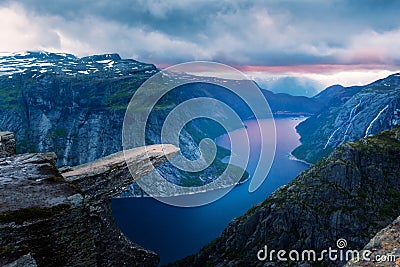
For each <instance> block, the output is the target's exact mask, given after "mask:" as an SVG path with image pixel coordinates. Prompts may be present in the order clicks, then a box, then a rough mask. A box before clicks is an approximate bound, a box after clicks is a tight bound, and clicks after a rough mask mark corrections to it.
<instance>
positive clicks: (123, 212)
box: [112, 118, 308, 264]
mask: <svg viewBox="0 0 400 267" xmlns="http://www.w3.org/2000/svg"><path fill="white" fill-rule="evenodd" d="M302 120H303V119H292V118H285V119H276V120H275V125H276V132H277V147H276V153H275V158H274V162H273V164H272V167H271V170H270V172H269V174H268V176H267V179H266V180H265V181H264V183H263V184H262V185H261V186H260V188H259V189H258V190H256V191H255V192H253V193H249V192H248V185H249V181H248V182H246V183H244V184H242V185H239V186H236V187H235V188H234V189H232V191H230V192H229V193H228V194H227V195H225V196H224V197H222V198H221V199H219V200H218V201H216V202H213V203H210V204H208V205H205V206H201V207H195V208H179V207H174V206H169V205H167V204H164V203H161V202H159V201H157V200H155V199H152V198H120V199H114V200H113V201H112V208H113V214H114V218H115V221H116V222H117V224H118V225H119V227H120V229H121V230H122V232H123V233H124V234H125V235H126V236H128V237H129V238H130V239H131V240H132V241H133V242H135V243H137V244H139V245H141V246H143V247H144V248H147V249H150V250H153V251H155V252H156V253H157V254H158V255H160V257H161V264H166V263H168V262H171V261H175V260H178V259H181V258H183V257H185V256H188V255H191V254H194V253H196V252H197V251H198V250H199V249H200V248H201V247H203V246H204V245H206V244H208V243H209V242H210V241H211V240H213V239H215V238H216V237H218V236H219V235H220V234H221V232H222V231H223V229H224V228H225V227H226V226H227V224H228V223H229V222H230V221H231V220H232V219H233V218H235V217H238V216H241V215H243V214H244V213H245V212H246V211H247V210H248V209H250V208H251V207H252V206H254V205H256V204H258V203H260V202H262V201H263V200H264V199H265V198H267V197H268V196H269V195H270V194H271V193H272V192H273V191H275V190H276V189H277V188H279V187H280V186H282V185H285V184H287V183H288V182H290V181H291V180H293V179H294V178H295V177H296V176H297V175H298V174H299V173H300V172H301V171H303V170H305V169H306V168H308V165H307V164H305V163H302V162H299V161H295V160H291V159H290V157H289V153H290V152H291V151H292V150H293V149H294V148H295V147H297V146H298V145H299V144H300V142H299V135H298V134H297V133H296V130H295V126H296V125H297V124H298V123H300V122H301V121H302ZM260 123H263V121H260ZM245 124H246V126H247V128H246V129H239V130H236V131H234V132H232V133H231V138H232V139H231V140H232V142H240V140H241V138H243V134H244V133H245V131H247V132H248V133H249V136H251V138H252V144H253V145H255V146H256V145H257V141H259V140H257V138H260V136H259V134H255V135H254V134H253V135H252V134H251V133H252V132H257V130H256V128H257V129H258V126H257V123H256V122H255V121H247V122H246V123H245ZM254 139H256V140H254ZM217 144H219V145H220V146H224V147H229V139H228V138H227V136H221V137H219V138H217ZM250 153H251V154H250V162H249V164H248V166H247V171H248V172H249V173H250V174H251V173H252V172H253V171H254V168H255V166H256V160H257V159H258V157H257V156H256V157H253V156H252V154H254V153H259V152H257V149H252V150H251V152H250Z"/></svg>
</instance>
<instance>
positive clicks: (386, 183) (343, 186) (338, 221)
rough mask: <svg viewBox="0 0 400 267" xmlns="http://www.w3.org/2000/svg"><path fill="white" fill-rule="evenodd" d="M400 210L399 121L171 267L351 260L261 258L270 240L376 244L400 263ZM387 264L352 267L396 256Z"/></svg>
mask: <svg viewBox="0 0 400 267" xmlns="http://www.w3.org/2000/svg"><path fill="white" fill-rule="evenodd" d="M399 214H400V127H397V128H395V129H393V130H390V131H384V132H382V133H381V134H378V135H374V136H370V137H367V138H363V139H361V140H359V141H356V142H352V143H345V144H343V145H341V146H339V147H338V148H337V149H336V150H335V151H334V152H333V153H332V154H330V155H329V156H328V157H327V158H324V159H322V160H320V161H319V162H318V163H317V164H316V165H314V166H312V167H311V168H309V169H308V170H306V171H304V172H303V173H301V174H300V175H299V176H298V177H297V178H296V179H294V180H293V181H292V182H291V183H289V184H288V185H286V186H283V187H282V188H280V189H279V190H277V191H276V192H274V193H273V194H272V195H271V196H270V197H268V198H267V199H266V200H265V201H264V202H263V203H261V204H259V205H258V206H255V207H253V208H252V209H250V210H249V211H248V212H247V213H246V214H245V215H244V216H242V217H239V218H237V219H234V220H233V221H232V222H231V223H230V224H229V225H228V227H227V228H226V229H225V230H224V231H223V233H222V235H221V236H220V237H219V238H217V239H216V240H214V241H213V242H211V243H210V244H209V245H208V246H206V247H204V248H203V249H201V251H200V252H199V253H198V254H196V255H193V256H190V257H188V258H185V259H183V260H181V261H179V262H177V263H175V264H172V266H299V265H298V264H300V266H343V265H344V264H346V260H345V259H343V260H342V261H340V260H337V261H329V260H328V259H326V258H325V259H324V260H323V261H308V260H305V261H301V260H300V261H292V262H290V261H289V262H288V261H279V260H277V258H276V253H275V256H274V257H273V259H272V260H265V261H261V260H259V259H258V258H257V253H258V252H259V251H260V250H261V249H263V248H264V246H265V245H267V246H268V248H269V250H275V251H278V250H281V249H282V250H286V251H290V250H297V251H300V252H301V251H302V250H304V249H307V250H315V251H317V252H320V251H322V250H324V249H328V248H329V247H332V248H333V249H337V240H339V239H345V240H346V242H347V244H346V246H345V247H344V250H345V251H346V250H349V249H352V250H361V249H363V248H364V246H365V245H366V244H367V243H368V242H370V243H369V244H368V245H367V246H366V247H365V248H364V249H371V251H373V252H374V253H375V254H373V255H372V256H371V259H373V256H374V255H376V254H378V253H380V254H384V253H387V254H388V255H389V254H391V255H395V256H396V257H397V261H400V251H399V246H398V245H399V244H398V243H399V238H398V237H399V232H400V225H399V222H398V220H397V221H394V220H395V219H396V218H397V217H398V215H399ZM393 221H394V222H393ZM392 222H393V223H392ZM390 223H392V224H391V225H390V226H389V227H388V228H386V229H385V230H382V232H380V233H378V232H379V231H380V230H381V229H382V228H385V227H386V226H387V225H389V224H390ZM377 233H378V234H377ZM376 234H377V236H375V235H376ZM374 236H375V237H374ZM371 238H373V239H372V240H371ZM370 240H371V241H370ZM286 256H287V254H286ZM349 264H351V263H349ZM385 264H386V265H384V264H381V263H377V262H376V261H375V262H374V261H370V262H358V263H353V265H350V266H396V265H395V262H387V263H385Z"/></svg>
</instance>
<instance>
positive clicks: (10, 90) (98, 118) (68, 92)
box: [0, 52, 324, 179]
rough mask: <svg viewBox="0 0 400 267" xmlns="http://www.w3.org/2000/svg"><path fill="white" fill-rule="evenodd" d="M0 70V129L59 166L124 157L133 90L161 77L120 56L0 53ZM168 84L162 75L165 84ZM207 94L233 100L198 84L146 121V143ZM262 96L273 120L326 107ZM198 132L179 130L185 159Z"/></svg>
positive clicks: (171, 98)
mask: <svg viewBox="0 0 400 267" xmlns="http://www.w3.org/2000/svg"><path fill="white" fill-rule="evenodd" d="M0 66H1V68H0V131H1V130H9V131H12V132H15V134H16V136H17V149H18V151H19V152H20V153H26V152H45V151H54V152H56V154H57V165H58V166H62V165H70V166H75V165H79V164H84V163H86V162H90V161H93V160H95V159H98V158H100V157H104V156H106V155H109V154H111V153H115V152H117V151H121V150H122V146H121V143H122V142H121V129H122V123H123V120H124V115H125V109H126V107H127V104H128V103H129V101H130V99H131V97H132V96H133V95H134V93H135V91H136V90H137V88H138V87H139V86H140V85H141V84H142V83H143V82H144V81H145V80H147V79H148V78H149V77H151V76H152V75H153V74H155V73H157V72H158V70H157V69H156V67H155V66H154V65H151V64H146V63H141V62H138V61H135V60H131V59H121V57H120V56H119V55H117V54H105V55H94V56H88V57H83V58H77V57H75V56H73V55H70V54H55V53H46V52H27V53H11V54H4V53H2V54H0ZM192 78H193V77H190V76H188V79H192ZM169 79H170V78H169V77H165V81H164V82H165V83H169V82H170V80H169ZM234 82H238V81H234ZM244 87H245V86H244ZM210 93H211V96H216V97H218V96H220V98H222V99H229V98H232V97H231V96H229V95H227V94H224V93H218V92H216V91H215V90H209V88H207V86H206V87H204V86H203V87H202V86H197V85H194V86H192V87H191V88H189V89H188V90H186V92H180V93H176V94H171V95H170V96H169V97H168V98H167V99H166V101H165V102H163V103H161V104H160V105H159V106H158V107H157V108H156V110H157V112H155V113H153V115H152V116H151V118H150V120H149V124H150V125H151V127H150V128H149V133H148V136H147V137H148V139H149V141H150V142H149V143H157V142H156V141H157V134H156V133H157V132H159V126H160V123H162V122H163V120H162V118H163V116H164V115H165V114H168V111H169V110H170V109H171V108H173V107H174V106H176V105H178V104H179V103H180V102H181V101H183V100H185V99H187V98H188V97H189V98H191V97H194V96H196V94H197V95H207V96H210ZM263 93H264V95H265V97H266V98H267V100H268V101H269V102H270V105H271V108H272V111H273V112H274V113H275V114H284V115H288V114H292V115H293V114H300V115H310V114H314V113H315V112H318V111H320V110H321V109H322V108H323V106H324V105H323V103H321V101H319V100H315V99H311V98H306V97H295V96H289V95H286V94H273V93H271V92H268V91H263ZM230 103H233V104H234V105H236V104H235V103H236V102H235V101H231V102H230ZM236 106H237V105H236ZM138 108H140V107H138ZM209 108H212V107H209ZM237 112H238V113H239V114H241V115H243V116H242V117H243V118H248V117H251V114H250V113H249V112H248V109H246V107H244V106H241V107H240V110H237ZM200 128H201V127H197V128H193V129H192V130H194V131H195V132H186V131H185V130H184V131H183V133H182V136H183V137H184V138H183V139H182V148H183V152H185V151H184V150H185V149H186V148H190V147H192V148H195V149H194V152H193V151H192V152H193V153H192V152H191V153H187V154H192V156H196V154H195V153H196V151H195V150H196V149H197V147H198V145H197V144H196V142H195V140H194V139H195V138H193V136H198V137H199V136H201V137H207V135H206V134H205V133H207V131H209V130H210V131H212V129H213V128H212V127H211V129H201V130H200V131H199V129H200ZM197 153H198V152H197ZM182 179H184V177H183V178H182Z"/></svg>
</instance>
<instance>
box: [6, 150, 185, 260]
mask: <svg viewBox="0 0 400 267" xmlns="http://www.w3.org/2000/svg"><path fill="white" fill-rule="evenodd" d="M177 151H178V149H177V148H175V147H173V146H171V145H154V146H149V147H141V148H136V149H132V150H130V151H127V153H126V154H125V156H126V159H127V161H125V157H124V155H123V153H122V152H120V153H117V154H114V155H110V156H108V157H106V158H103V159H100V160H98V161H96V162H93V163H90V164H85V165H83V166H78V167H75V168H70V169H65V170H64V171H65V172H64V173H63V175H64V177H65V178H64V177H63V176H62V175H61V173H60V172H59V171H58V169H57V168H56V167H55V161H56V155H55V154H54V153H44V154H43V153H36V154H24V155H16V156H13V157H6V158H1V159H0V169H1V171H0V198H1V199H2V203H1V204H0V265H4V264H14V265H15V264H17V266H18V262H21V261H23V260H24V257H23V255H27V254H29V253H30V254H31V256H32V257H33V258H34V260H35V261H36V263H37V265H38V266H121V265H128V266H156V265H157V264H158V261H159V259H158V256H157V255H156V254H155V253H154V252H151V251H148V250H146V249H143V248H141V247H140V246H138V245H136V244H133V243H132V242H130V241H129V240H128V239H127V238H126V237H125V236H124V235H123V234H122V233H121V232H120V231H119V229H118V227H117V226H116V225H115V223H114V220H113V217H112V213H111V198H112V197H115V196H117V195H119V194H120V193H121V192H122V190H123V189H124V188H125V187H127V186H128V185H129V184H131V183H132V182H133V181H134V180H135V179H138V178H140V177H141V176H144V175H146V174H148V173H149V172H151V171H152V170H154V166H157V165H159V164H161V163H162V162H164V161H165V156H169V155H172V154H174V153H176V152H177ZM148 157H149V158H150V159H151V162H150V161H149V160H148ZM126 162H128V164H135V165H134V166H137V170H138V171H137V172H136V173H134V174H133V175H131V174H130V173H129V170H128V167H127V163H126ZM10 266H13V265H10Z"/></svg>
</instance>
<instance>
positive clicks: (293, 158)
mask: <svg viewBox="0 0 400 267" xmlns="http://www.w3.org/2000/svg"><path fill="white" fill-rule="evenodd" d="M287 156H288V158H289V159H290V160H293V161H298V162H301V163H304V164H307V165H308V166H310V167H311V166H312V165H314V164H312V163H310V162H307V161H305V160H302V159H299V158H296V157H295V156H293V154H292V152H289V153H288V155H287Z"/></svg>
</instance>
